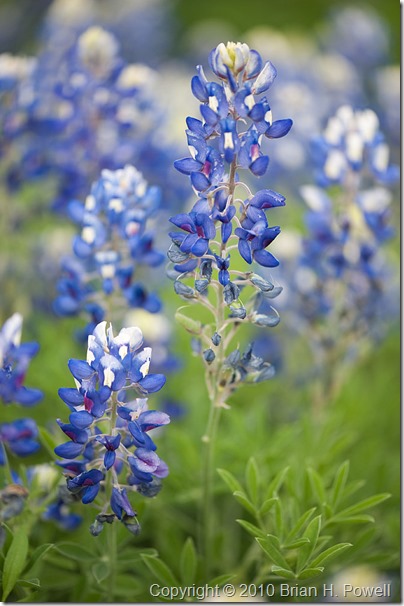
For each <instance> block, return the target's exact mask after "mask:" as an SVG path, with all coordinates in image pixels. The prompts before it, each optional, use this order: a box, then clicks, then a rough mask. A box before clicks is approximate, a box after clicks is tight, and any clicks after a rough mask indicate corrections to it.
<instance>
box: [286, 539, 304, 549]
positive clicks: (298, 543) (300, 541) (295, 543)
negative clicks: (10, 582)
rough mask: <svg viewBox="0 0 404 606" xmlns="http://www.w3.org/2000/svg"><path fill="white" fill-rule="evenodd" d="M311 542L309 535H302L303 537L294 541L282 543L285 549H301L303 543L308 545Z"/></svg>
mask: <svg viewBox="0 0 404 606" xmlns="http://www.w3.org/2000/svg"><path fill="white" fill-rule="evenodd" d="M307 543H310V539H308V538H307V537H302V538H301V539H296V541H293V542H292V543H287V544H286V545H282V547H283V549H299V547H301V546H302V545H306V544H307Z"/></svg>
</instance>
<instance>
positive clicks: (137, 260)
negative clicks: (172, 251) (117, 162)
mask: <svg viewBox="0 0 404 606" xmlns="http://www.w3.org/2000/svg"><path fill="white" fill-rule="evenodd" d="M160 199H161V192H160V190H159V188H157V187H152V186H148V184H147V182H146V181H145V179H144V178H143V176H142V175H141V173H139V171H137V170H136V168H135V167H133V166H130V165H127V166H125V167H124V168H123V169H119V170H116V171H110V170H103V171H102V173H101V178H100V179H99V180H98V181H96V182H95V183H93V185H92V188H91V192H90V194H89V195H88V196H87V198H86V200H85V203H84V204H82V203H81V202H79V201H78V200H75V201H73V202H71V203H70V204H69V212H70V215H71V217H72V218H73V219H74V220H75V221H76V223H77V224H78V225H79V228H80V232H79V234H77V235H76V236H75V238H74V241H73V251H74V254H75V257H73V258H68V259H65V260H64V262H63V273H64V276H63V277H62V278H61V279H60V280H59V282H58V285H57V289H58V291H59V295H58V297H57V298H56V300H55V302H54V309H55V311H56V313H58V314H60V315H76V314H78V313H80V312H85V313H87V314H88V315H89V316H90V322H89V324H88V326H87V327H86V329H85V331H84V333H85V337H86V338H87V336H88V334H89V333H91V332H92V330H93V328H94V327H95V326H96V325H97V324H98V323H99V322H100V321H101V320H103V318H104V314H105V308H106V306H107V305H108V301H112V300H113V301H114V305H115V306H120V307H122V305H124V306H129V307H138V308H143V309H145V310H147V311H148V312H150V313H156V312H158V311H159V310H160V308H161V303H160V300H159V298H158V297H157V295H156V294H154V293H150V292H148V289H147V288H146V286H145V285H144V284H143V283H142V282H140V281H139V278H138V276H137V275H136V276H135V273H137V272H135V270H136V268H137V267H138V266H140V265H145V266H147V267H156V266H158V265H160V264H161V263H162V262H163V260H164V255H163V254H162V253H161V252H159V251H158V250H156V249H155V247H154V242H153V233H152V232H151V231H148V230H147V222H148V220H149V219H150V218H151V217H152V216H153V215H154V214H155V212H156V211H157V210H158V208H159V206H160Z"/></svg>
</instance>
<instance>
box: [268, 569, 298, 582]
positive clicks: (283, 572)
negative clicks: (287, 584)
mask: <svg viewBox="0 0 404 606" xmlns="http://www.w3.org/2000/svg"><path fill="white" fill-rule="evenodd" d="M271 572H273V573H274V574H276V576H278V577H282V578H283V579H289V580H291V581H295V580H296V575H295V573H294V572H292V571H291V570H287V569H286V568H281V567H280V566H272V567H271Z"/></svg>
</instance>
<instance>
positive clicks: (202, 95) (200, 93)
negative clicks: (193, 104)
mask: <svg viewBox="0 0 404 606" xmlns="http://www.w3.org/2000/svg"><path fill="white" fill-rule="evenodd" d="M191 90H192V94H193V95H194V97H196V98H197V99H199V101H207V100H208V93H207V91H206V87H205V85H204V83H203V82H202V80H201V79H200V77H199V76H194V77H193V78H192V80H191Z"/></svg>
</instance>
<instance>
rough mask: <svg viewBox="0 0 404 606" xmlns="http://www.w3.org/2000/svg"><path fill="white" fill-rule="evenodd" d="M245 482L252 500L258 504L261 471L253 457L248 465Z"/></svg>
mask: <svg viewBox="0 0 404 606" xmlns="http://www.w3.org/2000/svg"><path fill="white" fill-rule="evenodd" d="M245 480H246V484H247V490H248V494H249V496H250V499H251V500H252V502H253V503H254V504H256V503H257V499H258V486H259V470H258V465H257V462H256V460H255V459H254V457H251V458H250V460H249V461H248V463H247V467H246V473H245Z"/></svg>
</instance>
